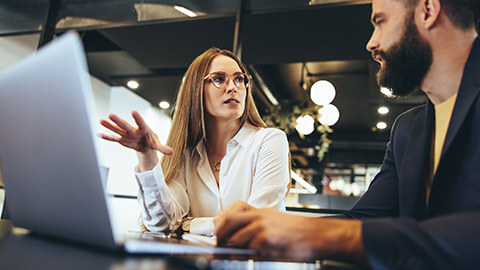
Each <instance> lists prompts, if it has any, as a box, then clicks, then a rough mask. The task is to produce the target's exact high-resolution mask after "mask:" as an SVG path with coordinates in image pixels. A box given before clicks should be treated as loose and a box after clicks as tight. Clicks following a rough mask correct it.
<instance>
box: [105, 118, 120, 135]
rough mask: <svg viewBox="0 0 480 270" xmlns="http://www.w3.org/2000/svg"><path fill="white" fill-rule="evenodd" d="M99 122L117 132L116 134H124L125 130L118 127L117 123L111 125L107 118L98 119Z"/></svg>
mask: <svg viewBox="0 0 480 270" xmlns="http://www.w3.org/2000/svg"><path fill="white" fill-rule="evenodd" d="M100 124H101V125H102V126H104V127H106V128H108V129H110V130H111V131H113V132H115V133H117V134H118V135H124V134H125V133H126V132H125V130H123V129H122V128H120V127H119V126H117V125H113V124H112V123H110V122H109V121H107V120H104V119H102V120H100Z"/></svg>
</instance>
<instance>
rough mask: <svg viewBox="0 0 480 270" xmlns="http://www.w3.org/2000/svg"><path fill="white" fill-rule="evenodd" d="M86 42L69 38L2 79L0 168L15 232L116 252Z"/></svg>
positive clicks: (73, 36)
mask: <svg viewBox="0 0 480 270" xmlns="http://www.w3.org/2000/svg"><path fill="white" fill-rule="evenodd" d="M93 111H94V110H93V96H92V89H91V84H90V78H89V74H88V70H87V65H86V61H85V56H84V52H83V48H82V44H81V41H80V39H79V37H78V35H77V34H76V33H73V32H70V33H67V34H64V35H62V36H61V37H60V38H58V39H57V40H55V41H54V42H51V43H50V44H48V45H46V46H44V47H43V48H42V49H40V50H39V51H38V52H36V53H35V54H32V55H30V56H29V57H27V58H26V59H24V60H23V61H21V62H20V63H18V64H16V65H15V66H13V67H11V68H9V69H7V70H4V71H2V72H1V73H0V127H1V128H0V168H1V169H2V175H3V178H4V182H5V183H4V184H5V188H6V194H7V197H6V198H7V202H6V203H7V207H8V210H9V214H10V218H11V220H12V222H13V224H14V225H15V226H19V227H24V228H28V229H31V230H32V231H35V232H38V233H41V234H45V235H50V236H54V237H60V238H64V239H71V240H74V241H80V242H84V243H88V244H94V245H97V246H103V247H107V248H113V247H114V246H115V242H114V239H113V233H112V227H111V223H110V217H109V215H108V210H107V202H106V197H105V194H104V187H103V184H102V179H101V169H100V167H99V165H98V156H97V154H96V153H97V151H96V149H97V147H96V145H95V140H96V138H95V136H96V135H95V134H94V129H93V128H92V124H93V119H94V118H93V115H90V114H91V112H93Z"/></svg>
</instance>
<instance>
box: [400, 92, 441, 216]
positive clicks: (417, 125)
mask: <svg viewBox="0 0 480 270" xmlns="http://www.w3.org/2000/svg"><path fill="white" fill-rule="evenodd" d="M433 121H434V109H433V105H432V103H431V102H430V101H428V102H427V109H426V112H425V114H421V115H419V116H417V118H415V120H414V123H413V128H412V129H411V133H410V134H411V135H410V138H409V140H408V144H407V146H406V147H407V149H405V153H408V154H407V155H404V157H403V161H402V168H401V171H400V175H399V177H400V182H399V185H400V186H399V191H400V194H399V197H400V215H406V216H414V217H415V218H416V219H419V220H421V219H424V218H425V216H426V194H425V193H426V189H425V180H426V179H427V177H428V173H429V161H430V149H431V138H432V123H433Z"/></svg>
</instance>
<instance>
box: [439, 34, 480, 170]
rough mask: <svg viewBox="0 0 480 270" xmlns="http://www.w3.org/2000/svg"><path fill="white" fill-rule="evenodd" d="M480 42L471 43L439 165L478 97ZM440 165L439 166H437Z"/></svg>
mask: <svg viewBox="0 0 480 270" xmlns="http://www.w3.org/2000/svg"><path fill="white" fill-rule="evenodd" d="M479 74H480V40H479V39H478V38H477V39H476V40H475V42H474V43H473V46H472V50H471V52H470V56H469V57H468V60H467V63H466V64H465V69H464V71H463V77H462V81H461V83H460V88H459V90H458V96H457V100H456V102H455V107H454V109H453V113H452V117H451V119H450V124H449V127H448V131H447V136H446V137H445V143H444V145H443V150H442V154H441V156H440V163H441V161H442V159H443V156H444V155H445V153H446V152H447V151H448V148H449V147H450V145H451V144H452V142H453V139H454V138H455V137H456V135H457V133H458V131H459V130H460V127H461V126H462V125H463V122H464V120H465V118H466V116H467V114H468V112H469V111H470V108H471V107H472V104H473V103H474V101H475V99H476V97H477V96H478V92H479V91H478V86H479V83H480V78H479ZM439 165H440V164H439Z"/></svg>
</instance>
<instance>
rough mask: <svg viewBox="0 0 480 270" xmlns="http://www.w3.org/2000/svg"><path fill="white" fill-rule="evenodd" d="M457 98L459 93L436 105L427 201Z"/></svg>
mask: <svg viewBox="0 0 480 270" xmlns="http://www.w3.org/2000/svg"><path fill="white" fill-rule="evenodd" d="M456 100H457V94H455V95H453V96H451V97H450V98H449V99H447V100H445V101H444V102H442V103H440V104H437V105H435V130H434V131H433V141H432V153H431V156H430V161H431V162H430V164H432V166H431V167H430V177H429V179H428V181H427V202H428V197H429V196H430V188H431V186H432V181H433V177H434V176H435V172H436V171H437V167H438V163H439V162H440V155H441V154H442V149H443V143H444V142H445V137H446V136H447V130H448V125H449V123H450V118H451V116H452V112H453V107H454V106H455V101H456Z"/></svg>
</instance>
